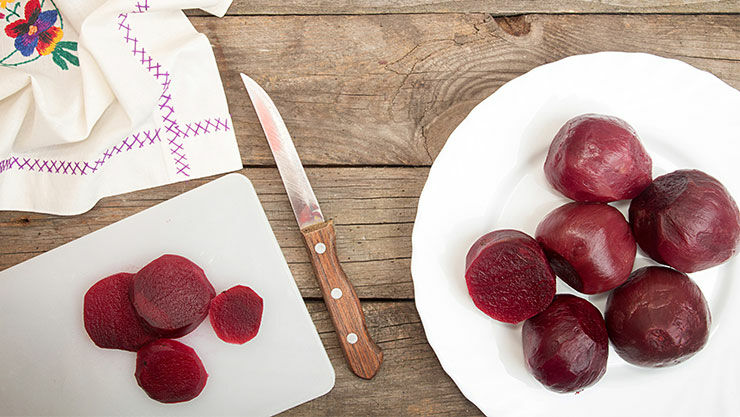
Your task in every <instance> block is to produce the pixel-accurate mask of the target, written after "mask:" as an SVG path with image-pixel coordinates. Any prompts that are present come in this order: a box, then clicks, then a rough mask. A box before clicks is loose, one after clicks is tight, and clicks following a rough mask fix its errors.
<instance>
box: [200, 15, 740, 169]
mask: <svg viewBox="0 0 740 417" xmlns="http://www.w3.org/2000/svg"><path fill="white" fill-rule="evenodd" d="M192 20H193V22H194V24H195V27H196V28H197V29H198V30H200V31H202V32H203V33H204V34H206V35H207V36H208V37H209V38H210V39H211V42H212V44H213V45H214V51H215V53H216V58H217V60H218V64H219V68H220V70H221V78H222V79H223V81H224V85H225V87H226V95H227V98H228V101H229V105H230V109H231V113H232V117H233V119H234V124H235V126H236V129H237V133H238V135H239V144H240V148H241V152H242V157H243V160H244V163H245V164H246V165H273V164H274V161H273V159H272V155H271V154H270V151H269V148H268V147H267V144H266V142H265V140H264V137H263V135H262V131H261V129H260V127H259V124H258V122H257V118H256V116H255V114H254V111H253V110H252V108H251V104H250V103H249V99H248V97H247V94H246V93H245V92H244V89H243V87H242V84H241V79H240V78H239V72H244V73H246V74H247V75H249V76H251V77H252V78H254V79H255V80H256V81H257V82H259V83H260V84H262V86H263V87H264V88H265V90H266V91H267V92H268V93H269V94H270V95H271V96H272V98H273V100H274V101H275V103H276V105H277V107H278V109H279V110H280V112H281V113H282V114H283V116H284V118H285V122H286V124H287V126H288V128H289V129H290V131H291V134H292V135H293V138H294V140H295V144H296V148H297V149H298V153H299V154H300V155H301V159H302V160H303V163H304V164H308V165H322V166H324V165H404V166H409V165H411V166H420V165H429V164H430V163H431V162H432V160H433V159H434V157H435V156H436V155H437V153H438V152H439V150H440V149H441V148H442V146H443V144H444V142H445V141H446V140H447V137H448V136H449V134H450V133H451V131H452V130H453V129H454V128H455V126H457V124H458V123H459V122H460V121H461V120H462V119H463V118H464V117H465V116H466V115H467V114H468V113H469V112H470V110H471V109H472V108H473V107H474V106H475V105H476V104H478V103H479V102H480V101H482V100H483V99H484V98H486V97H488V96H489V95H490V94H492V93H493V92H494V91H496V89H498V88H499V87H500V86H501V85H503V84H504V83H506V82H507V81H509V80H511V79H513V78H515V77H517V76H519V75H521V74H523V73H525V72H527V71H529V70H531V69H532V68H534V67H537V66H539V65H542V64H545V63H548V62H553V61H556V60H558V59H561V58H564V57H567V56H570V55H575V54H585V53H593V52H597V51H604V50H616V51H642V52H649V53H653V54H657V55H661V56H665V57H670V58H678V59H682V60H684V61H686V62H688V63H690V64H692V65H694V66H696V67H698V68H700V69H704V70H708V71H710V72H712V73H714V74H716V75H717V76H719V77H720V78H722V79H723V80H725V81H726V82H728V83H729V84H730V85H732V86H734V87H736V88H738V87H740V15H710V16H707V15H687V16H684V15H526V16H518V17H507V18H494V17H491V16H490V15H488V14H432V15H418V14H414V15H395V14H394V15H370V16H269V17H266V16H257V17H251V16H246V17H245V16H239V17H226V18H224V19H221V20H219V19H215V18H210V17H194V18H192Z"/></svg>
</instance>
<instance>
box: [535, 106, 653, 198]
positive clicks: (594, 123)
mask: <svg viewBox="0 0 740 417" xmlns="http://www.w3.org/2000/svg"><path fill="white" fill-rule="evenodd" d="M652 169H653V162H652V160H651V159H650V156H648V154H647V152H646V151H645V149H644V148H643V147H642V144H641V143H640V140H639V139H638V137H637V133H635V131H634V129H632V127H631V126H630V125H628V124H627V122H625V121H624V120H621V119H618V118H616V117H610V116H603V115H599V114H584V115H581V116H577V117H574V118H573V119H570V120H569V121H568V122H566V123H565V125H563V127H562V128H560V130H559V131H558V133H557V134H556V135H555V138H554V139H553V141H552V143H551V144H550V150H549V151H548V152H547V159H546V160H545V176H546V177H547V180H548V181H549V182H550V184H552V186H553V187H555V189H556V190H558V191H560V192H561V193H563V195H565V196H566V197H568V198H571V199H573V200H576V201H582V202H602V203H605V202H609V201H617V200H624V199H629V198H633V197H635V196H636V195H638V194H640V192H641V191H642V190H643V189H645V187H647V186H648V185H650V180H651V179H652Z"/></svg>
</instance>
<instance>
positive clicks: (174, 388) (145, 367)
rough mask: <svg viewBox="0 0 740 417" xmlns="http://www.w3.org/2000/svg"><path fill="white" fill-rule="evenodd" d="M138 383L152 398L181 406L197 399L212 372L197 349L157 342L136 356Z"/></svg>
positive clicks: (163, 341) (171, 341) (175, 342)
mask: <svg viewBox="0 0 740 417" xmlns="http://www.w3.org/2000/svg"><path fill="white" fill-rule="evenodd" d="M134 375H135V376H136V381H137V382H138V383H139V386H140V387H141V388H142V389H143V390H144V391H145V392H146V393H147V395H149V397H151V398H153V399H155V400H157V401H159V402H163V403H179V402H183V401H190V400H192V399H193V398H195V397H197V396H198V395H199V394H200V393H201V391H203V388H204V387H205V386H206V380H207V379H208V373H206V369H205V368H204V367H203V362H201V361H200V358H199V357H198V354H197V353H195V351H194V350H193V348H191V347H190V346H187V345H184V344H182V343H180V342H178V341H176V340H169V339H159V340H155V341H153V342H151V343H149V344H148V345H146V346H144V347H143V348H141V349H139V351H138V352H137V354H136V373H135V374H134Z"/></svg>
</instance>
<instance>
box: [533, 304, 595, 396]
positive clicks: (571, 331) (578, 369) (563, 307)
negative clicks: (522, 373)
mask: <svg viewBox="0 0 740 417" xmlns="http://www.w3.org/2000/svg"><path fill="white" fill-rule="evenodd" d="M522 345H523V348H524V358H525V361H526V364H527V369H528V370H529V372H530V373H531V374H532V375H534V377H535V378H536V379H537V380H538V381H540V383H542V384H543V385H544V386H545V387H547V388H548V389H550V390H553V391H556V392H573V391H580V390H582V389H583V388H585V387H587V386H589V385H592V384H595V383H596V382H597V381H598V380H599V379H601V377H602V376H604V373H605V372H606V360H607V358H608V355H609V337H608V335H607V332H606V326H605V325H604V319H603V318H602V317H601V313H600V312H599V310H598V309H597V308H596V307H594V306H593V304H591V303H589V302H588V301H586V300H584V299H583V298H579V297H576V296H574V295H569V294H558V295H556V296H555V299H554V300H553V301H552V304H550V306H549V307H547V309H545V311H543V312H541V313H539V314H537V315H536V316H534V317H532V318H530V319H528V320H527V321H525V322H524V326H523V327H522Z"/></svg>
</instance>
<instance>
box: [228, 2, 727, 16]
mask: <svg viewBox="0 0 740 417" xmlns="http://www.w3.org/2000/svg"><path fill="white" fill-rule="evenodd" d="M738 12H740V3H738V2H737V1H735V0H690V1H686V0H534V1H533V0H318V1H302V0H235V1H234V3H233V4H232V6H231V8H229V11H228V13H229V14H231V15H235V14H249V15H294V14H309V15H318V14H379V13H493V14H496V15H512V14H522V13H738Z"/></svg>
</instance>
